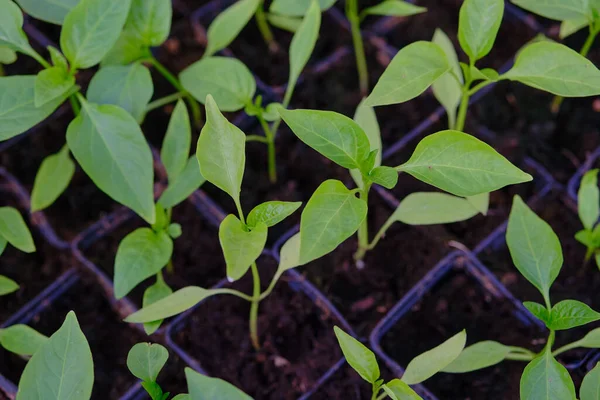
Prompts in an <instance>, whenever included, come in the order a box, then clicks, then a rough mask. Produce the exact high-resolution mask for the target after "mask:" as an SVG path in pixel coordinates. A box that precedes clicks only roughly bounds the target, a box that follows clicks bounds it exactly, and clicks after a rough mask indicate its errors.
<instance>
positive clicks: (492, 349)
mask: <svg viewBox="0 0 600 400" xmlns="http://www.w3.org/2000/svg"><path fill="white" fill-rule="evenodd" d="M508 353H510V347H508V346H505V345H503V344H502V343H498V342H494V341H490V340H487V341H484V342H479V343H475V344H474V345H472V346H469V347H467V348H465V349H464V350H463V351H462V353H460V356H458V358H456V359H455V360H454V361H453V362H452V363H451V364H450V365H448V366H447V367H446V368H444V369H443V370H442V371H443V372H449V373H453V374H463V373H465V372H471V371H477V370H479V369H483V368H487V367H491V366H492V365H496V364H498V363H500V362H502V361H503V360H504V358H505V357H506V356H507V355H508Z"/></svg>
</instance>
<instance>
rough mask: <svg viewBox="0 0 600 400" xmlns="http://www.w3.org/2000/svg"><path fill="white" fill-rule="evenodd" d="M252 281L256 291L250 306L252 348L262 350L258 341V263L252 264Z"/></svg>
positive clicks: (253, 293)
mask: <svg viewBox="0 0 600 400" xmlns="http://www.w3.org/2000/svg"><path fill="white" fill-rule="evenodd" d="M251 269H252V280H253V281H254V289H253V292H252V304H251V305H250V340H251V341H252V346H254V348H255V349H256V350H260V342H259V340H258V306H259V304H260V274H259V273H258V267H257V266H256V263H252V266H251Z"/></svg>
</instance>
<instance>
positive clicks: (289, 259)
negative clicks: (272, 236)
mask: <svg viewBox="0 0 600 400" xmlns="http://www.w3.org/2000/svg"><path fill="white" fill-rule="evenodd" d="M300 237H301V235H300V233H296V234H295V235H294V236H292V237H291V238H289V239H288V240H287V242H285V243H284V244H283V246H281V250H280V251H279V258H280V260H279V267H278V269H277V274H278V276H281V275H282V274H283V273H284V272H285V271H287V270H288V269H293V268H296V267H299V266H300V265H301V264H300Z"/></svg>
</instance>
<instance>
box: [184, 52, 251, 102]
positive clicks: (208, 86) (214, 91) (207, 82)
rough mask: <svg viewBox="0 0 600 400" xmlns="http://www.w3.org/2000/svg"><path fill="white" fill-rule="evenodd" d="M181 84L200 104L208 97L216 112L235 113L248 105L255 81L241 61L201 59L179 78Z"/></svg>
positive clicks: (233, 59)
mask: <svg viewBox="0 0 600 400" xmlns="http://www.w3.org/2000/svg"><path fill="white" fill-rule="evenodd" d="M179 79H180V80H181V84H182V85H183V87H184V88H185V90H187V91H188V92H190V93H191V95H192V96H194V98H195V99H196V100H198V101H199V102H201V103H204V102H205V100H206V96H208V95H209V94H210V95H212V97H213V98H214V99H215V102H216V103H217V106H218V107H219V110H221V111H228V112H229V111H238V110H241V109H242V108H244V107H245V106H246V105H247V104H251V103H252V99H253V98H254V94H255V93H256V81H255V80H254V76H252V73H251V72H250V70H249V69H248V67H246V65H244V63H243V62H241V61H240V60H238V59H236V58H232V57H205V58H203V59H201V60H200V61H197V62H195V63H194V64H192V65H190V66H189V67H187V68H186V69H185V70H183V72H181V74H180V75H179Z"/></svg>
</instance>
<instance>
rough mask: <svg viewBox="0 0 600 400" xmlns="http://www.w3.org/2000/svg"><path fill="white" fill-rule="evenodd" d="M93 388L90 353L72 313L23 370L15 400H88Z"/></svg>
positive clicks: (92, 368)
mask: <svg viewBox="0 0 600 400" xmlns="http://www.w3.org/2000/svg"><path fill="white" fill-rule="evenodd" d="M93 385H94V365H93V360H92V352H91V351H90V346H89V345H88V342H87V340H86V338H85V336H84V335H83V332H81V329H80V328H79V323H78V322H77V317H75V313H74V312H73V311H71V312H69V314H67V317H66V319H65V322H64V323H63V325H62V326H61V327H60V329H59V330H58V331H56V333H54V335H52V336H51V337H50V339H48V340H47V341H46V343H44V344H43V345H42V347H41V348H40V349H39V350H38V351H37V352H36V353H35V354H34V355H33V357H32V358H31V360H29V362H28V363H27V365H26V366H25V371H23V375H21V380H20V382H19V391H18V392H17V400H31V399H47V400H58V399H67V398H68V399H69V400H89V399H90V397H91V395H92V386H93ZM40 388H43V390H41V389H40ZM40 390H41V391H40Z"/></svg>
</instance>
